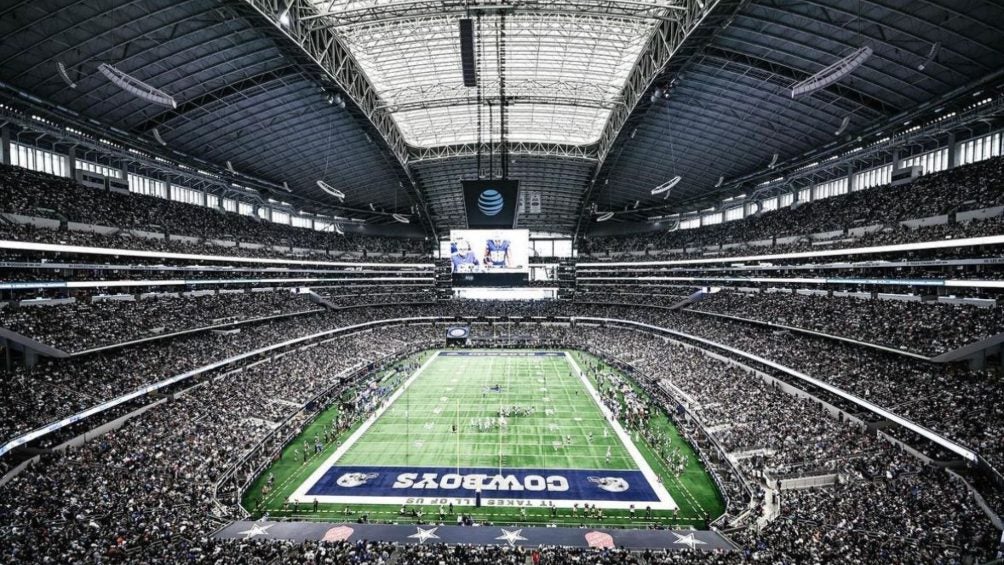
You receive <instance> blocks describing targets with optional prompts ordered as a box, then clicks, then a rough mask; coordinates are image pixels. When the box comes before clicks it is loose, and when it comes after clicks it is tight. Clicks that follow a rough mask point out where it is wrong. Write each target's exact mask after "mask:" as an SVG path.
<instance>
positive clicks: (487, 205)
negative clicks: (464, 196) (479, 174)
mask: <svg viewBox="0 0 1004 565" xmlns="http://www.w3.org/2000/svg"><path fill="white" fill-rule="evenodd" d="M504 207H505V201H504V200H503V199H502V195H501V194H499V191H497V190H495V189H494V188H489V189H487V190H484V191H483V192H482V193H481V196H479V197H478V210H481V213H482V214H484V215H485V216H495V215H497V214H498V213H499V212H501V211H502V208H504Z"/></svg>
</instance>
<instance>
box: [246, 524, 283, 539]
mask: <svg viewBox="0 0 1004 565" xmlns="http://www.w3.org/2000/svg"><path fill="white" fill-rule="evenodd" d="M274 525H275V524H269V525H267V526H261V525H259V524H254V525H253V526H251V529H249V530H244V531H243V532H237V533H238V534H243V535H244V539H251V538H253V537H255V536H267V535H269V533H268V529H269V528H271V527H272V526H274Z"/></svg>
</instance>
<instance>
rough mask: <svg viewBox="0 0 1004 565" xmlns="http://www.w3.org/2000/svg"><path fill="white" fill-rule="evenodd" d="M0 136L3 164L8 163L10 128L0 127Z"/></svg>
mask: <svg viewBox="0 0 1004 565" xmlns="http://www.w3.org/2000/svg"><path fill="white" fill-rule="evenodd" d="M0 138H2V139H3V148H2V151H0V152H2V153H3V164H4V165H10V128H6V127H5V128H0Z"/></svg>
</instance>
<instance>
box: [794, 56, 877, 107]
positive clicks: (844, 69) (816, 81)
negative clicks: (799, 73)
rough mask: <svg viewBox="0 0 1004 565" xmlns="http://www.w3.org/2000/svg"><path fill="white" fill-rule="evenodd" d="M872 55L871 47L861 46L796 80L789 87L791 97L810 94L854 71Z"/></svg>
mask: <svg viewBox="0 0 1004 565" xmlns="http://www.w3.org/2000/svg"><path fill="white" fill-rule="evenodd" d="M871 55H872V48H871V47H867V46H866V47H861V48H860V49H857V50H856V51H854V52H853V53H851V54H850V55H848V56H846V57H844V58H843V59H841V60H839V61H837V62H836V63H833V64H832V65H830V66H828V67H826V68H825V69H823V70H821V71H819V72H818V73H816V74H814V75H812V76H811V77H809V78H807V79H805V80H803V81H800V82H797V83H795V84H794V85H792V87H791V97H792V98H795V97H796V96H802V95H804V94H812V93H813V92H815V91H817V90H820V89H823V88H826V87H827V86H830V85H831V84H833V83H835V82H837V81H838V80H840V79H842V78H844V77H845V76H847V75H849V74H851V73H852V72H854V70H855V69H857V68H858V67H860V66H861V65H862V64H863V63H864V62H865V61H867V60H868V57H871Z"/></svg>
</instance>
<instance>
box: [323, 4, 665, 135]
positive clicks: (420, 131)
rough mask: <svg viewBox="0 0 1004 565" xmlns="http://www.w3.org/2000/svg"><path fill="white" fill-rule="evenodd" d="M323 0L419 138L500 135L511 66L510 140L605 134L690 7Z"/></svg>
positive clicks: (380, 90) (326, 18)
mask: <svg viewBox="0 0 1004 565" xmlns="http://www.w3.org/2000/svg"><path fill="white" fill-rule="evenodd" d="M313 2H314V4H315V6H316V8H317V10H318V12H319V13H320V14H321V15H320V17H318V18H317V22H319V23H322V25H325V26H329V27H331V28H332V29H333V30H334V31H335V33H336V34H337V35H338V36H339V38H340V39H341V41H342V42H343V43H344V45H345V46H346V48H347V49H348V50H349V52H350V53H352V56H353V57H354V58H355V59H356V61H357V62H358V63H359V66H360V67H361V68H362V69H363V72H364V73H365V74H366V76H367V78H368V79H369V82H370V84H371V85H372V86H373V88H374V90H375V91H376V94H377V95H378V96H379V98H380V100H381V103H382V104H383V105H384V107H385V108H386V109H387V110H388V111H389V112H390V114H391V116H392V118H393V120H394V121H395V123H396V124H397V126H398V128H399V129H400V131H401V133H402V134H403V136H404V138H405V140H406V142H407V143H408V144H409V145H412V146H415V147H439V146H444V145H454V144H463V143H473V142H477V141H478V138H479V133H478V132H479V118H480V131H481V139H482V140H483V141H488V140H489V135H491V136H492V137H491V138H492V139H495V140H498V139H499V136H500V134H501V124H500V112H499V100H500V93H499V90H500V88H499V87H500V84H499V83H500V80H499V77H500V74H501V73H500V68H504V71H505V94H506V99H507V101H508V112H507V114H506V130H507V135H506V137H507V139H508V140H510V141H514V142H542V143H555V144H571V145H588V144H592V143H595V142H596V141H598V140H599V138H600V136H601V134H602V132H603V127H604V125H605V124H606V122H607V120H608V119H609V117H610V113H611V109H612V108H614V107H616V105H617V104H620V103H622V102H621V92H622V90H623V89H624V86H625V83H626V81H627V79H628V76H629V74H630V72H631V70H632V68H633V67H634V65H635V63H636V62H637V61H638V59H639V57H640V55H641V54H642V50H643V49H644V48H645V45H646V44H647V41H648V39H649V38H650V36H651V35H652V34H653V33H654V32H655V30H656V28H657V26H658V25H659V23H660V21H661V20H662V19H665V18H668V17H674V15H675V14H676V13H677V12H676V10H677V9H678V7H679V6H680V2H679V0H673V1H667V0H638V1H634V2H621V1H615V0H581V1H573V0H522V1H521V0H513V1H510V2H505V3H502V2H498V1H496V2H493V3H489V2H483V1H477V0H474V1H470V2H466V3H463V2H450V1H446V2H443V1H438V2H432V1H426V0H422V1H416V0H364V1H344V0H313ZM502 10H504V11H505V14H506V15H505V18H504V21H505V23H504V30H503V26H502V18H501V17H500V13H501V11H502ZM467 14H470V17H472V18H474V19H475V24H474V25H475V32H474V35H475V49H476V52H477V63H478V77H479V83H480V85H481V88H480V90H481V99H480V104H479V100H478V92H477V90H478V89H476V88H473V87H465V86H464V83H463V74H462V69H461V59H460V32H459V20H460V19H461V18H463V17H468V16H467ZM479 14H480V17H479ZM503 37H504V39H503ZM503 54H504V67H503V65H501V64H500V63H501V61H502V55H503Z"/></svg>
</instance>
